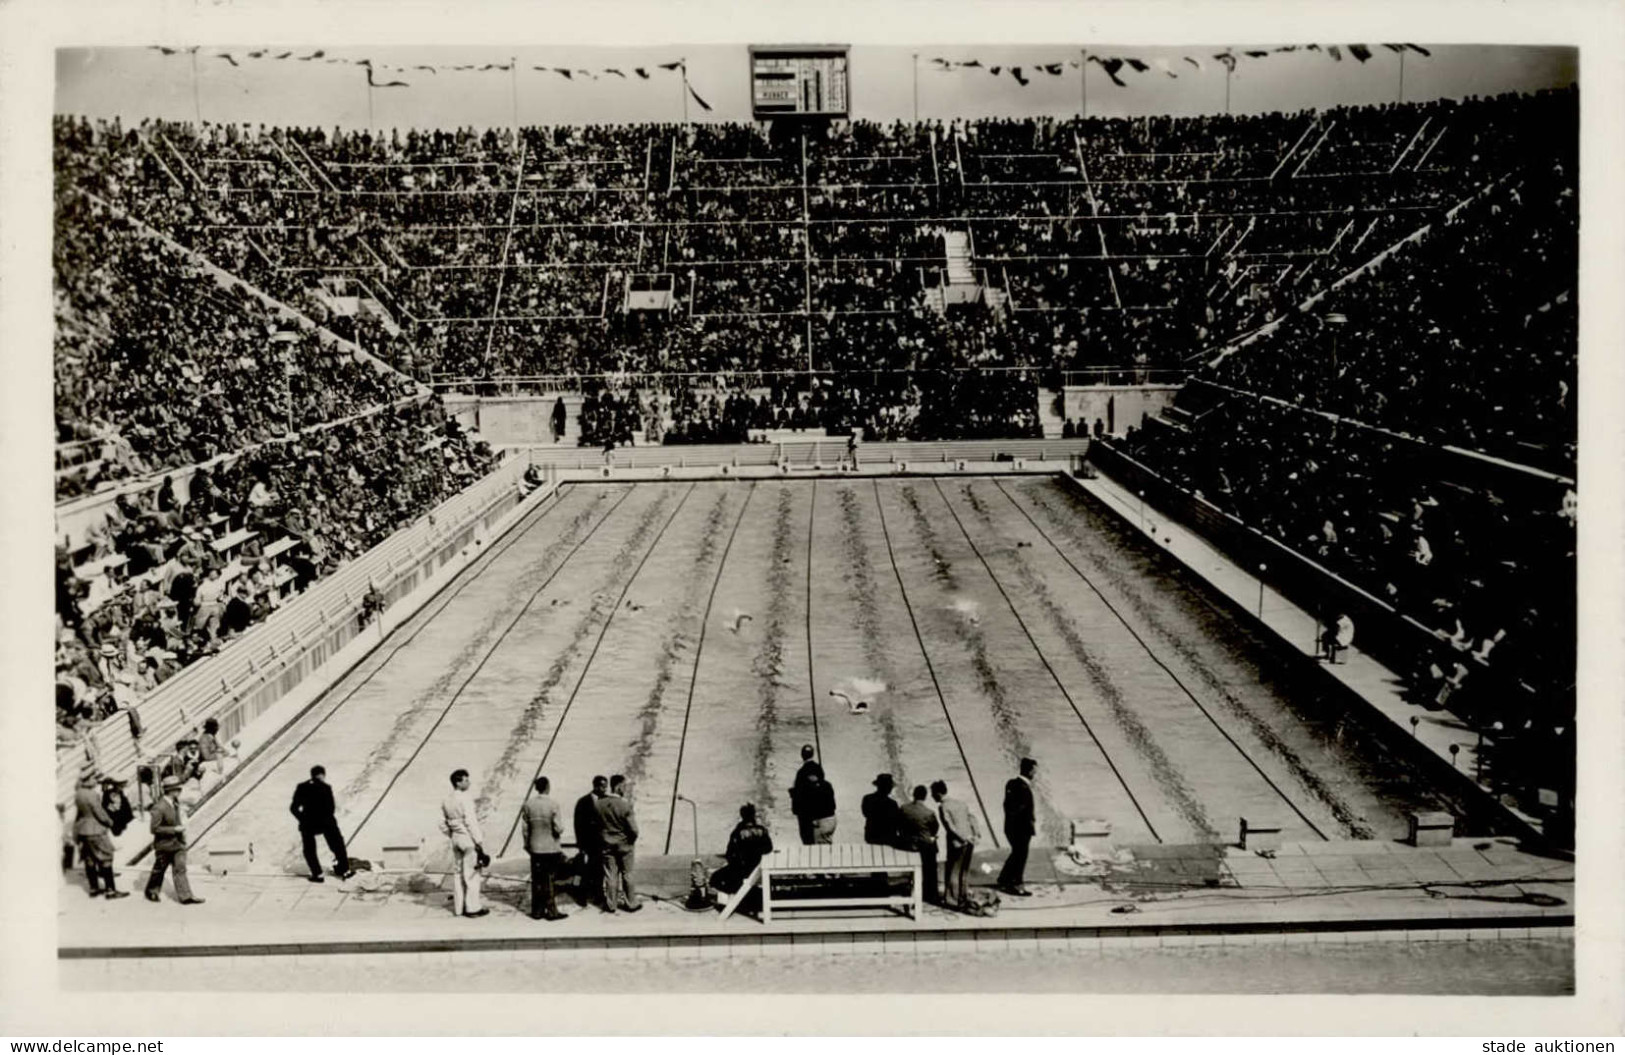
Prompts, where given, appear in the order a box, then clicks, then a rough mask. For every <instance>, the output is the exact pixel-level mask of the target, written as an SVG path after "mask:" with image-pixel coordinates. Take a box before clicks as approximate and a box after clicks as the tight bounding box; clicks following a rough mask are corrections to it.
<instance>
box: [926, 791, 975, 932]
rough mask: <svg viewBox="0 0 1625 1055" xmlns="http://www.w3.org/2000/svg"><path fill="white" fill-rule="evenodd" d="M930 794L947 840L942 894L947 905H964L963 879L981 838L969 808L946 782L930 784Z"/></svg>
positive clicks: (973, 815)
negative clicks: (951, 792)
mask: <svg viewBox="0 0 1625 1055" xmlns="http://www.w3.org/2000/svg"><path fill="white" fill-rule="evenodd" d="M931 797H932V798H934V799H936V801H937V813H938V814H939V815H940V816H941V817H942V830H943V831H944V832H945V833H946V834H947V839H948V860H947V867H946V868H945V869H944V874H943V877H942V897H943V900H944V901H946V902H948V904H950V905H954V906H957V907H959V908H963V907H965V901H966V890H965V880H966V877H967V876H968V875H969V874H970V863H971V857H972V855H973V854H975V853H976V843H977V842H978V841H979V840H980V839H981V838H982V831H981V828H980V827H979V826H978V825H977V823H976V814H975V813H973V812H972V811H971V808H970V807H969V806H967V805H965V804H964V803H963V802H960V801H959V800H958V799H956V798H953V797H952V796H950V795H949V794H948V785H947V783H946V782H945V781H941V780H937V781H933V782H932V784H931Z"/></svg>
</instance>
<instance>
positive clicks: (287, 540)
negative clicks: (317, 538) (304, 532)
mask: <svg viewBox="0 0 1625 1055" xmlns="http://www.w3.org/2000/svg"><path fill="white" fill-rule="evenodd" d="M300 541H301V540H300V539H297V538H294V537H293V536H292V535H284V536H282V537H281V538H279V539H277V540H276V541H275V542H273V543H271V544H270V545H269V546H266V547H265V552H264V553H262V554H260V556H261V557H263V558H265V559H266V560H276V559H277V558H278V557H280V556H282V555H283V554H284V553H286V552H288V551H289V550H291V549H297V548H298V546H299V543H300Z"/></svg>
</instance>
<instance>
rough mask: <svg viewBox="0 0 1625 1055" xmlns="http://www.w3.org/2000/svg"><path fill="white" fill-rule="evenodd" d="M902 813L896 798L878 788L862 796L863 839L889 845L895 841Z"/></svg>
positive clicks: (867, 841)
mask: <svg viewBox="0 0 1625 1055" xmlns="http://www.w3.org/2000/svg"><path fill="white" fill-rule="evenodd" d="M902 819H903V814H902V810H901V808H900V807H898V805H897V800H896V799H894V798H892V797H891V794H890V793H889V792H885V791H881V790H879V789H878V788H877V789H875V790H874V791H871V792H869V794H867V795H865V796H863V841H864V842H866V843H875V844H876V845H879V846H890V845H892V844H893V843H894V842H896V841H897V832H898V827H899V825H900V823H901V822H902Z"/></svg>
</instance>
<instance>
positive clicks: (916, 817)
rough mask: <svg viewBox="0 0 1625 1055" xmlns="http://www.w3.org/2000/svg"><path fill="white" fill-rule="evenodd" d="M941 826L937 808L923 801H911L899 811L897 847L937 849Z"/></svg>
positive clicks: (905, 848)
mask: <svg viewBox="0 0 1625 1055" xmlns="http://www.w3.org/2000/svg"><path fill="white" fill-rule="evenodd" d="M940 827H941V825H940V824H939V823H938V822H937V811H936V810H934V809H932V808H931V807H930V806H928V805H927V804H925V803H923V802H910V803H909V804H908V805H906V806H904V807H903V808H902V809H901V810H900V811H898V830H897V848H898V849H899V850H914V851H916V852H918V851H921V850H931V851H935V850H936V848H937V830H938V829H939V828H940Z"/></svg>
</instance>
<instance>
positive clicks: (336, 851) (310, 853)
mask: <svg viewBox="0 0 1625 1055" xmlns="http://www.w3.org/2000/svg"><path fill="white" fill-rule="evenodd" d="M288 812H289V813H291V814H293V815H294V817H296V818H297V819H298V821H299V843H300V845H301V846H303V847H304V851H305V864H306V865H307V866H309V868H310V881H311V882H312V883H321V882H325V880H323V878H322V862H321V858H320V857H318V856H317V854H316V837H317V836H318V835H319V836H321V837H322V838H323V839H325V840H326V841H327V848H328V849H329V850H331V851H332V852H333V874H334V875H336V876H338V877H339V878H340V879H349V878H350V877H351V876H352V875H354V874H355V873H354V872H352V871H350V855H349V853H348V852H347V851H346V850H345V848H344V835H343V833H341V832H340V831H339V822H338V817H337V812H338V807H337V805H336V804H335V803H334V801H333V789H332V788H331V787H329V786H328V784H327V767H326V766H311V767H310V779H309V780H307V781H305V782H303V783H302V784H300V785H299V786H298V787H296V788H294V789H293V802H292V803H290V804H289V806H288Z"/></svg>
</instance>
